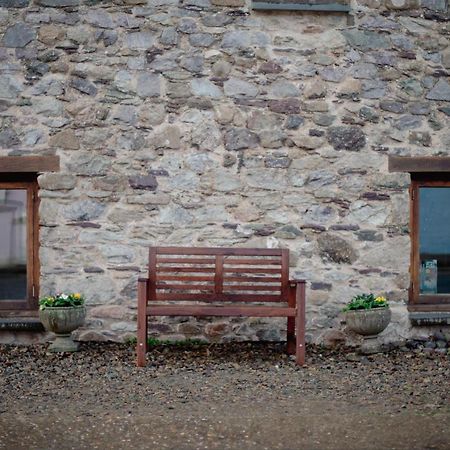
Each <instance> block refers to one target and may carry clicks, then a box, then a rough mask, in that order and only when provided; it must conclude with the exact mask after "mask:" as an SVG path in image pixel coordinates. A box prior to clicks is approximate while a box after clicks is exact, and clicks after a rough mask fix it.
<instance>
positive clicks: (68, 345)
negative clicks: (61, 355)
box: [39, 306, 86, 352]
mask: <svg viewBox="0 0 450 450" xmlns="http://www.w3.org/2000/svg"><path fill="white" fill-rule="evenodd" d="M85 317H86V308H85V307H84V306H69V307H61V308H45V309H42V310H40V311H39V318H40V320H41V322H42V324H43V325H44V328H45V329H46V330H47V331H52V332H53V333H55V334H56V339H55V340H54V341H53V342H52V344H51V345H50V347H49V350H50V351H52V352H76V351H77V350H78V344H77V343H76V342H74V341H73V340H72V336H71V334H72V331H74V330H76V329H77V328H78V327H80V326H82V325H83V324H84V318H85Z"/></svg>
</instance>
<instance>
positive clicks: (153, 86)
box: [136, 73, 161, 98]
mask: <svg viewBox="0 0 450 450" xmlns="http://www.w3.org/2000/svg"><path fill="white" fill-rule="evenodd" d="M136 92H137V95H139V97H142V98H146V97H159V96H160V95H161V77H160V76H159V75H156V74H153V73H141V74H139V75H138V78H137V84H136Z"/></svg>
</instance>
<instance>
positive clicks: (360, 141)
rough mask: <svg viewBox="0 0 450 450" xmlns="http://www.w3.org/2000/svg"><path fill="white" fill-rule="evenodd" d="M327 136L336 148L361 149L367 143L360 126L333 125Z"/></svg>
mask: <svg viewBox="0 0 450 450" xmlns="http://www.w3.org/2000/svg"><path fill="white" fill-rule="evenodd" d="M327 138H328V142H329V143H330V144H331V145H332V146H333V148H334V149H335V150H349V151H359V150H361V149H362V148H364V146H365V145H366V136H365V134H364V133H363V131H362V130H361V128H359V127H331V128H330V129H329V130H328V132H327Z"/></svg>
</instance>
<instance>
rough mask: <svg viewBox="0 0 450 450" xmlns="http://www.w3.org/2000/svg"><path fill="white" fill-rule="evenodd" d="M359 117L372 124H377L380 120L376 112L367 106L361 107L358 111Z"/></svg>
mask: <svg viewBox="0 0 450 450" xmlns="http://www.w3.org/2000/svg"><path fill="white" fill-rule="evenodd" d="M359 117H361V119H363V120H367V121H369V122H372V123H378V122H379V120H380V114H379V113H378V111H377V110H376V109H373V108H369V107H367V106H363V107H362V108H361V109H360V110H359Z"/></svg>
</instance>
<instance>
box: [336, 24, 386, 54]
mask: <svg viewBox="0 0 450 450" xmlns="http://www.w3.org/2000/svg"><path fill="white" fill-rule="evenodd" d="M342 34H343V35H344V37H345V39H346V40H347V42H348V44H349V45H350V46H351V47H354V48H357V49H358V50H361V51H363V52H367V51H369V50H378V49H381V48H387V47H389V40H388V38H387V37H385V36H384V35H382V34H379V33H376V32H374V31H359V30H356V29H351V30H343V31H342Z"/></svg>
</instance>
